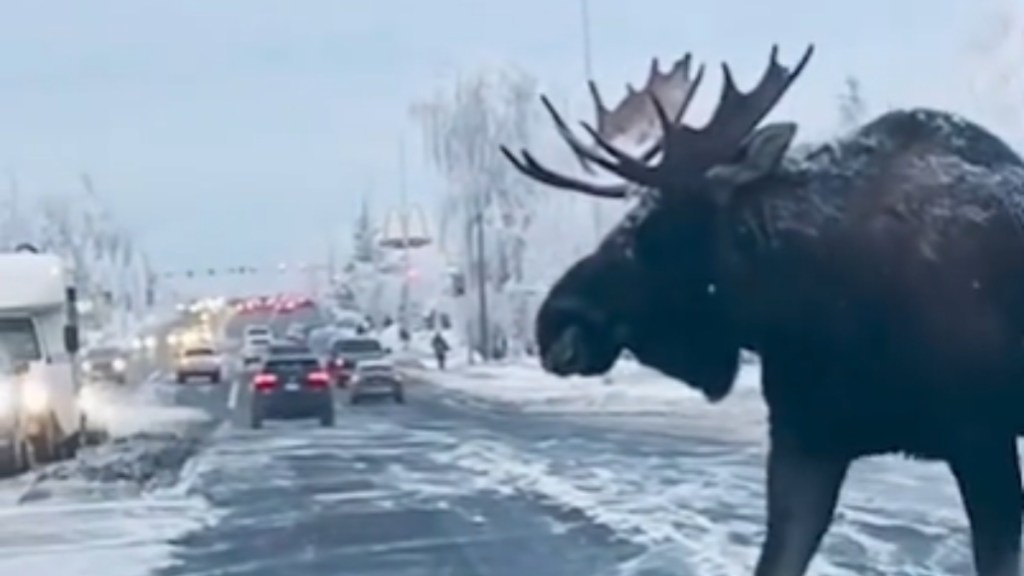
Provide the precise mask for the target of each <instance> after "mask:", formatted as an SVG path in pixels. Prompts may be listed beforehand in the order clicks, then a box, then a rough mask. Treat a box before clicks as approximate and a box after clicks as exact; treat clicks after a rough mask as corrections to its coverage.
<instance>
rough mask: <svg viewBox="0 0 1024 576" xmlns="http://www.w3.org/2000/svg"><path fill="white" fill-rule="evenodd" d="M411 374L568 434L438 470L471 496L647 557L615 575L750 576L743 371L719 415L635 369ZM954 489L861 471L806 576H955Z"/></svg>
mask: <svg viewBox="0 0 1024 576" xmlns="http://www.w3.org/2000/svg"><path fill="white" fill-rule="evenodd" d="M413 373H414V374H416V375H417V376H419V377H420V378H423V379H427V380H428V381H429V382H430V383H431V385H432V386H435V387H437V388H440V389H442V390H444V392H445V394H447V395H452V396H455V397H457V398H460V399H461V400H460V401H462V402H468V403H470V404H472V405H474V406H476V407H478V408H484V409H486V408H487V407H492V408H500V409H501V410H500V411H499V412H498V413H502V414H508V413H509V412H508V410H509V409H511V410H512V411H513V413H512V414H513V415H512V418H517V416H515V415H516V414H518V415H519V416H518V418H522V424H521V425H522V426H523V427H526V428H524V429H529V428H530V427H537V428H541V426H543V423H544V422H562V423H564V424H566V426H563V427H561V428H560V430H561V432H555V433H552V434H549V435H546V436H545V435H544V434H542V433H537V435H538V436H539V439H538V438H534V439H532V440H529V439H528V440H527V441H526V442H523V439H521V438H518V439H513V438H512V437H507V438H475V439H467V440H466V441H463V442H462V443H460V444H459V445H458V446H457V447H456V448H454V449H453V450H451V451H450V452H447V453H444V454H438V455H436V456H435V457H436V458H437V459H438V462H440V463H442V464H444V465H445V466H449V467H451V468H453V469H461V470H465V471H467V472H468V477H467V478H466V479H465V481H466V482H467V483H468V485H470V486H473V487H475V488H477V489H481V490H494V491H498V492H502V493H509V494H513V493H519V494H535V495H537V497H539V498H541V499H542V500H543V501H545V502H548V503H550V504H551V505H553V506H556V507H558V508H565V509H573V510H580V511H583V514H584V515H585V516H586V517H587V518H588V520H589V521H592V522H595V523H597V524H600V525H604V526H607V527H608V528H610V529H612V530H613V531H615V532H616V533H617V534H619V536H620V537H622V538H625V539H627V540H629V541H631V542H635V543H637V544H640V545H642V546H644V547H645V548H647V549H648V552H647V553H645V554H642V555H641V556H639V557H638V558H637V559H636V561H635V562H634V563H632V564H630V565H629V566H627V567H624V571H623V572H622V573H623V574H647V573H655V572H646V570H654V569H655V568H658V569H664V567H665V566H676V567H677V568H676V569H677V570H679V572H678V573H680V574H700V575H718V574H723V575H724V574H740V573H747V572H749V571H750V569H751V568H752V566H753V562H754V560H755V558H756V553H757V547H758V545H759V543H760V540H761V538H762V537H763V522H764V513H763V509H764V508H763V506H764V505H763V499H764V492H763V482H764V473H763V461H764V449H765V436H766V430H765V411H764V408H763V400H762V399H761V397H760V389H759V385H758V381H759V368H758V366H757V365H756V364H751V365H746V366H744V368H743V371H742V373H741V375H740V378H739V380H738V382H737V386H736V389H735V391H734V392H733V394H732V395H730V397H728V398H727V399H726V400H724V401H722V402H721V403H719V404H716V405H709V404H708V402H707V401H706V400H705V399H704V398H703V397H702V396H701V395H700V394H698V393H696V392H694V391H693V390H690V389H688V388H687V387H686V386H685V385H683V384H681V383H678V382H675V381H672V380H670V379H668V378H665V377H662V376H660V375H658V374H656V373H654V372H651V371H649V370H647V369H645V368H643V367H640V366H638V365H636V364H635V363H630V362H621V363H620V364H619V366H618V367H617V368H616V369H615V370H614V371H613V373H612V375H611V378H610V379H608V380H605V379H601V378H568V379H561V378H557V377H554V376H551V375H548V374H545V373H543V372H542V371H541V370H540V369H539V367H537V366H536V365H535V363H532V362H528V361H527V362H513V363H506V364H502V365H487V366H481V365H477V366H465V365H464V366H459V367H456V368H454V369H452V370H449V371H447V372H445V373H441V372H438V371H436V370H430V369H420V370H416V371H414V372H413ZM609 381H610V383H608V382H609ZM538 419H539V420H538ZM595 431H597V432H596V434H595ZM954 488H955V486H954V483H953V482H952V480H951V478H950V477H949V475H948V472H947V471H946V469H945V467H943V466H941V465H939V464H936V463H924V462H909V461H905V460H903V459H900V458H898V457H885V458H874V459H869V460H864V461H861V462H858V463H857V464H856V465H855V466H854V468H853V470H852V472H851V475H850V478H849V482H848V484H847V488H846V490H845V491H844V495H843V500H842V504H841V507H840V511H839V513H838V514H837V520H836V522H835V524H834V525H833V528H832V530H831V531H830V533H829V536H828V538H827V539H826V541H825V544H824V554H823V555H822V556H821V557H819V558H818V560H817V561H816V563H815V566H816V572H815V573H820V574H830V575H831V574H834V575H846V574H850V575H852V574H861V575H862V574H878V575H881V574H905V575H916V574H926V573H927V574H949V573H958V572H959V571H962V570H964V569H965V567H966V562H967V559H968V556H967V545H968V540H967V535H966V532H965V518H964V515H963V512H962V511H961V510H960V507H959V499H958V498H957V496H956V493H955V491H954ZM656 573H659V574H660V573H661V572H656Z"/></svg>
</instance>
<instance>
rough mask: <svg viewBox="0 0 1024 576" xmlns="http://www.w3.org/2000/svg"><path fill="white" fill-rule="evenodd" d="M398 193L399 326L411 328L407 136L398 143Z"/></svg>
mask: <svg viewBox="0 0 1024 576" xmlns="http://www.w3.org/2000/svg"><path fill="white" fill-rule="evenodd" d="M398 179H399V182H398V194H399V207H398V218H399V223H400V225H401V228H402V231H401V234H402V242H401V246H402V295H401V302H400V303H399V311H398V324H399V327H401V328H404V329H406V330H408V329H409V326H408V324H409V288H410V287H409V274H410V273H411V271H412V265H411V262H410V254H409V199H408V190H407V189H406V185H407V182H406V164H405V138H402V139H401V140H399V144H398Z"/></svg>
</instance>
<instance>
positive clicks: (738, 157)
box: [502, 46, 1024, 576]
mask: <svg viewBox="0 0 1024 576" xmlns="http://www.w3.org/2000/svg"><path fill="white" fill-rule="evenodd" d="M812 53H813V46H811V47H808V49H807V51H806V52H805V53H804V55H803V57H802V58H801V59H800V60H799V61H798V63H797V64H796V65H795V66H792V67H790V68H787V67H786V66H783V65H781V64H779V62H778V59H777V54H778V50H777V47H773V49H772V54H771V59H770V62H769V65H768V67H767V70H766V71H765V73H764V75H763V76H762V78H761V80H760V82H759V83H758V84H757V86H756V87H755V88H753V89H752V90H750V91H749V92H743V91H741V90H739V89H738V88H737V87H736V84H735V82H734V80H733V75H732V74H731V72H730V69H729V67H728V65H726V64H723V74H724V86H723V89H722V92H721V97H720V99H719V101H718V104H717V107H716V108H715V110H714V112H713V113H712V115H711V119H710V120H709V121H708V122H707V124H706V125H705V126H704V127H702V128H694V127H691V126H689V125H687V124H686V123H684V122H683V121H682V118H683V115H684V112H685V110H686V108H687V105H688V104H689V102H690V100H691V98H692V96H693V95H694V93H695V92H696V89H697V87H698V86H699V85H700V80H701V78H702V76H703V74H702V73H703V67H700V68H699V70H698V71H697V72H696V74H691V73H690V70H689V57H688V56H687V57H686V58H684V59H682V60H680V61H679V62H677V65H676V67H675V68H674V69H673V71H672V72H671V73H670V74H668V75H661V74H655V73H653V72H652V76H651V78H652V79H655V80H656V81H653V82H652V81H651V80H649V81H648V84H647V86H645V87H644V89H643V90H641V91H640V92H638V93H643V94H644V95H643V99H644V100H645V101H646V102H647V105H639V104H633V105H632V108H631V110H632V111H631V112H629V113H628V114H626V113H624V112H622V110H621V109H615V110H612V111H608V110H607V109H606V108H604V107H603V105H602V104H601V103H600V100H599V99H598V110H599V112H600V111H605V112H608V113H613V114H615V113H618V114H619V115H620V116H623V117H625V120H623V119H622V118H620V119H619V123H620V125H621V124H622V123H623V122H626V124H629V122H632V123H633V124H635V125H637V126H640V125H649V126H657V127H658V133H657V134H658V135H657V136H656V137H655V138H654V139H653V141H652V142H651V143H650V146H648V147H642V148H641V150H642V151H641V152H640V153H638V154H633V155H631V154H628V153H626V152H624V151H623V149H622V148H621V146H618V145H616V144H615V143H614V142H611V141H610V139H609V138H608V137H606V136H604V135H602V134H601V131H599V130H597V129H594V128H592V127H590V126H589V125H587V124H584V128H585V129H586V130H587V131H588V132H589V134H590V136H591V138H592V140H593V144H587V143H584V142H583V141H582V140H580V139H579V138H578V137H577V136H575V135H574V134H573V133H572V132H571V131H570V130H569V128H568V127H567V125H566V123H565V121H564V120H563V119H562V118H561V117H560V116H559V114H558V113H557V112H556V110H555V109H554V108H553V107H552V106H551V104H550V102H548V101H547V100H546V99H544V105H545V106H546V108H547V109H548V112H549V113H550V114H551V116H552V118H553V120H554V123H555V125H556V127H557V128H558V130H559V132H560V134H561V136H562V137H563V139H564V140H565V141H566V142H567V143H568V144H569V146H570V147H571V148H572V149H573V151H574V152H575V153H576V154H577V155H578V157H580V158H582V159H584V161H585V162H587V163H588V164H593V165H594V166H596V167H599V168H601V169H603V170H605V171H607V172H609V173H611V174H613V175H615V176H617V177H618V178H620V179H621V182H619V183H614V184H597V183H594V182H589V181H587V180H586V179H585V178H580V177H570V176H567V175H563V174H559V173H557V172H554V171H552V170H550V169H549V168H546V167H545V166H543V165H542V164H540V163H539V162H538V161H537V160H536V159H535V158H534V157H533V156H532V155H530V154H529V152H527V151H523V152H522V154H521V156H517V155H514V154H513V153H511V152H510V151H509V150H508V149H507V148H505V147H502V151H503V153H504V154H505V156H506V157H507V158H508V159H509V160H510V161H511V162H512V163H513V164H514V165H515V166H516V168H517V169H518V170H519V171H520V172H522V173H524V174H526V175H527V176H529V177H530V178H532V179H534V180H536V181H539V182H542V183H545V184H548V185H550V186H553V187H558V188H562V189H568V190H575V191H578V192H584V193H586V194H589V195H592V196H597V197H602V198H632V197H635V198H636V199H637V204H636V206H635V207H634V208H633V209H632V211H631V212H630V213H628V214H627V216H626V217H625V218H624V221H623V222H622V223H621V224H620V225H619V226H618V227H617V228H616V229H614V230H613V231H611V232H610V233H609V235H608V236H607V237H606V238H605V239H604V240H603V241H602V242H601V244H600V245H599V246H598V248H597V249H596V250H595V251H594V252H592V253H591V254H589V255H587V256H585V257H583V258H581V259H580V260H579V261H577V262H576V263H574V264H573V265H572V266H571V267H570V268H569V269H568V270H567V271H566V272H565V273H564V274H563V275H562V277H561V278H560V279H559V280H558V281H557V282H556V283H555V284H554V285H553V287H552V288H551V289H550V292H549V293H548V294H547V296H546V298H545V301H544V302H543V304H542V306H541V308H540V311H539V312H538V316H537V319H536V337H537V342H538V345H539V349H540V352H541V358H542V365H543V366H544V368H545V369H546V370H548V371H550V372H552V373H554V374H557V375H561V376H566V375H572V374H579V375H597V374H601V373H605V372H607V371H608V370H609V369H610V368H611V367H612V366H613V365H614V363H615V362H616V360H617V358H618V357H619V355H620V352H622V351H623V350H629V351H631V352H632V354H633V355H634V356H635V357H636V358H637V359H638V360H639V361H640V362H642V363H644V364H646V365H648V366H651V367H653V368H655V369H657V370H659V371H661V372H662V373H664V374H666V375H668V376H670V377H673V378H675V379H678V380H682V381H684V382H686V383H687V384H689V385H690V386H692V387H694V388H696V389H698V390H700V391H702V392H703V394H704V395H705V396H706V397H707V398H708V399H709V400H710V401H712V402H713V401H717V400H720V399H722V398H723V397H725V396H726V395H727V394H728V393H729V391H730V389H731V388H732V385H733V381H734V379H735V377H736V374H737V371H738V367H739V357H740V356H739V355H740V352H741V350H747V351H750V352H754V353H756V354H758V355H759V356H760V358H761V366H762V376H761V379H762V382H761V384H762V394H763V396H764V398H765V401H766V403H767V406H768V414H769V416H768V424H769V435H770V450H769V453H768V458H767V516H768V518H767V535H766V539H765V542H764V545H763V547H762V550H761V554H760V557H759V559H758V561H757V566H756V570H755V574H757V575H758V576H800V575H802V574H804V573H805V572H806V570H807V566H808V564H809V562H810V560H811V558H812V557H813V555H814V554H815V552H816V551H817V549H818V546H819V544H820V542H821V538H822V536H823V535H824V533H825V531H826V530H827V528H828V526H829V524H830V523H831V521H832V517H833V513H834V510H835V507H836V502H837V499H838V495H839V492H840V489H841V486H842V484H843V482H844V479H845V477H846V473H847V470H848V468H849V466H850V464H851V462H852V461H854V460H855V459H858V458H860V457H863V456H870V455H876V454H884V453H901V454H904V455H907V456H910V457H915V458H926V459H935V460H939V461H943V462H945V463H946V464H947V465H948V467H949V469H950V471H951V472H952V474H953V477H954V478H955V480H956V482H957V485H958V488H959V491H960V494H961V496H962V500H963V504H964V507H965V509H966V512H967V517H968V520H969V524H970V533H971V540H972V547H973V558H974V564H975V567H976V571H977V573H978V574H979V575H981V576H997V575H998V576H1010V575H1014V576H1019V574H1020V567H1019V555H1020V554H1019V548H1020V537H1021V510H1022V492H1021V483H1020V469H1019V464H1018V459H1017V448H1016V438H1017V436H1018V435H1020V434H1021V432H1022V431H1024V162H1022V160H1021V158H1020V157H1019V156H1018V155H1017V154H1016V153H1014V151H1013V150H1011V149H1010V148H1009V147H1008V146H1007V145H1006V144H1004V143H1003V142H1002V141H1001V140H1000V139H999V138H997V137H996V136H994V135H992V134H991V133H990V132H988V131H986V130H985V129H984V128H981V127H980V126H978V125H976V124H973V123H971V122H969V121H966V120H964V119H961V118H959V117H957V116H954V115H952V114H948V113H945V112H940V111H935V110H927V109H911V110H898V111H891V112H887V113H885V114H883V115H881V116H879V117H877V118H876V119H874V120H872V121H871V122H868V123H867V124H865V125H863V126H862V127H861V128H859V129H858V130H856V131H855V132H853V133H852V134H850V135H848V136H846V137H844V138H842V139H840V140H838V141H836V142H833V143H830V144H828V145H826V146H822V147H820V148H816V149H814V150H812V151H809V152H806V153H804V152H798V151H797V150H796V148H795V147H794V149H793V150H791V149H790V147H791V143H792V141H793V139H794V135H795V134H796V130H797V127H796V124H794V123H790V122H776V123H768V124H765V125H763V126H760V127H759V125H760V124H761V121H762V120H763V119H764V117H765V116H766V115H767V114H768V113H769V112H770V111H771V110H772V108H773V107H774V106H775V104H776V103H777V102H778V101H779V99H780V98H781V97H782V96H783V94H784V93H785V92H786V91H787V89H788V88H789V87H790V85H791V84H792V83H793V81H794V80H795V79H796V78H797V77H798V76H799V75H800V73H801V71H802V70H803V69H804V67H805V66H806V65H807V63H808V61H809V60H810V57H811V54H812ZM655 68H656V66H655ZM652 88H657V89H652ZM595 94H596V92H595ZM664 94H669V95H672V96H673V97H674V99H669V100H671V102H670V103H667V102H666V101H665V100H664V99H663V95H664ZM630 98H633V102H636V101H637V99H638V97H637V96H636V95H634V94H632V93H631V96H630ZM627 120H628V122H627ZM620 131H621V130H620Z"/></svg>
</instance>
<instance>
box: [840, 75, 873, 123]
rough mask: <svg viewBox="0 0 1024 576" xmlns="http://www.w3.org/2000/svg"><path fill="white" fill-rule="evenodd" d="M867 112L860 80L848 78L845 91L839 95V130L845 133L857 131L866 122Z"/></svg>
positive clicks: (852, 77) (844, 87)
mask: <svg viewBox="0 0 1024 576" xmlns="http://www.w3.org/2000/svg"><path fill="white" fill-rule="evenodd" d="M867 112H868V106H867V103H866V102H865V101H864V95H863V93H862V92H861V86H860V80H858V79H857V78H856V77H854V76H847V77H846V81H845V82H844V84H843V91H842V92H840V93H839V128H840V129H841V130H843V131H844V132H846V131H851V130H854V129H856V128H857V127H858V126H860V125H861V124H862V123H863V122H864V120H865V118H866V116H867Z"/></svg>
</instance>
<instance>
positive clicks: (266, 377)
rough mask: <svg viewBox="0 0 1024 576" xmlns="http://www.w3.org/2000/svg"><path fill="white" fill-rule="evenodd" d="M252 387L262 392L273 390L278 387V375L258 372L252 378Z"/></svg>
mask: <svg viewBox="0 0 1024 576" xmlns="http://www.w3.org/2000/svg"><path fill="white" fill-rule="evenodd" d="M252 387H253V388H254V389H256V390H258V391H260V392H266V391H268V390H273V389H274V388H276V387H277V376H275V375H273V374H257V375H256V376H254V377H253V379H252Z"/></svg>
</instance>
